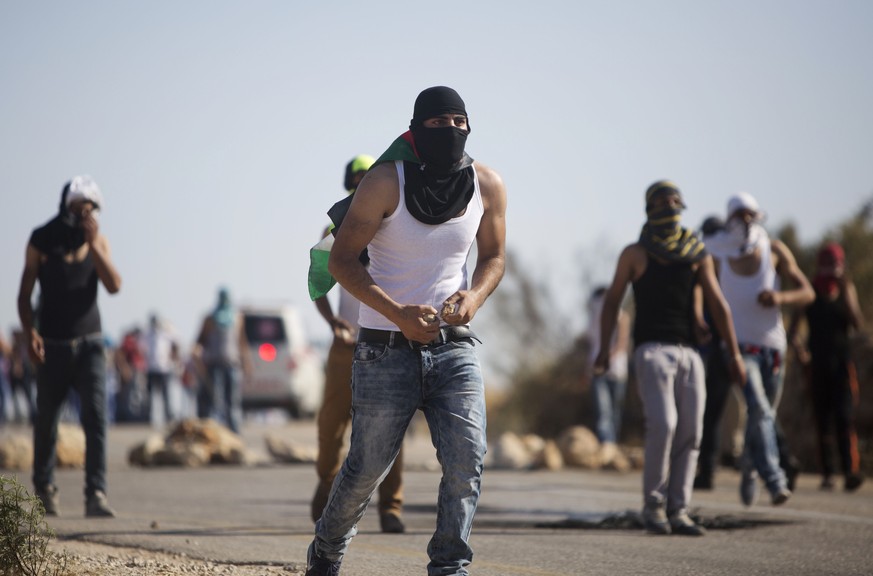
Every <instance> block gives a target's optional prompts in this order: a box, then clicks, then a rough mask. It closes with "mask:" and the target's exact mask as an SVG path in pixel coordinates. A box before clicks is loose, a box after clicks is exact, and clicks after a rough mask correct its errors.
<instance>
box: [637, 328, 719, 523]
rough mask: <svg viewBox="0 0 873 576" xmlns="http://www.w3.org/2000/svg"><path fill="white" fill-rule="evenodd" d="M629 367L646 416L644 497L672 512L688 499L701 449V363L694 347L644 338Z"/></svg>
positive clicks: (703, 395)
mask: <svg viewBox="0 0 873 576" xmlns="http://www.w3.org/2000/svg"><path fill="white" fill-rule="evenodd" d="M634 367H635V368H636V375H637V387H638V389H639V392H640V398H641V399H642V401H643V412H644V414H645V417H646V438H645V465H644V467H643V500H644V502H645V503H648V504H655V503H659V504H660V503H663V504H666V507H667V514H668V515H672V514H676V513H679V512H682V511H684V510H685V509H686V508H687V507H688V505H689V502H690V501H691V490H692V487H693V484H694V473H695V469H696V467H697V455H698V453H699V451H700V450H699V449H700V437H701V436H702V434H703V409H704V407H705V405H706V384H705V376H704V371H703V362H702V361H701V359H700V355H699V354H698V353H697V350H696V349H694V348H690V347H688V346H682V345H678V344H660V343H657V342H649V343H645V344H641V345H640V346H638V347H637V348H636V350H635V352H634Z"/></svg>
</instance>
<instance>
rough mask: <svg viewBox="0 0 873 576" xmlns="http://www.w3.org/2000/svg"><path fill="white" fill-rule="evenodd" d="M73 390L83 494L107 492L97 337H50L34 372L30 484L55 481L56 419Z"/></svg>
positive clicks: (103, 369) (43, 485)
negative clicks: (80, 437) (77, 408)
mask: <svg viewBox="0 0 873 576" xmlns="http://www.w3.org/2000/svg"><path fill="white" fill-rule="evenodd" d="M71 389H73V390H75V391H76V392H78V394H79V398H80V401H81V407H80V418H81V422H82V429H83V431H84V432H85V495H86V496H91V495H92V494H94V492H96V491H97V490H100V491H102V492H106V359H105V357H104V350H103V337H102V336H100V335H95V336H89V337H86V338H78V339H76V340H71V341H64V342H58V341H54V342H52V341H48V342H46V344H45V363H44V364H42V365H41V366H39V368H38V370H37V382H36V406H37V413H36V423H35V425H34V427H33V484H34V486H36V487H37V488H39V489H44V488H46V487H48V486H49V485H52V484H54V472H55V463H56V455H55V446H56V445H57V441H58V420H59V419H60V415H61V410H62V408H63V406H64V400H66V398H67V394H68V393H69V391H70V390H71Z"/></svg>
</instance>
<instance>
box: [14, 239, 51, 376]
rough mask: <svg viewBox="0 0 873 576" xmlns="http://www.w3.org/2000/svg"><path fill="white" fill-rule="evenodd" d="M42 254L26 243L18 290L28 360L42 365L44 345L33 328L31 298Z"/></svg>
mask: <svg viewBox="0 0 873 576" xmlns="http://www.w3.org/2000/svg"><path fill="white" fill-rule="evenodd" d="M41 259H42V254H41V253H40V251H39V250H37V249H36V248H35V247H34V246H33V244H30V243H28V245H27V251H26V252H25V255H24V271H23V272H22V274H21V285H20V286H19V288H18V318H19V320H21V329H22V331H23V332H24V338H25V339H26V340H27V352H28V354H29V355H30V359H31V360H33V361H34V362H35V363H38V364H42V363H43V362H44V361H45V345H44V343H43V340H42V336H40V334H39V332H38V331H37V330H36V328H34V327H33V306H32V304H31V298H32V297H33V289H34V287H35V286H36V279H37V277H38V276H39V266H40V261H41Z"/></svg>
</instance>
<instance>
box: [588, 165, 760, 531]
mask: <svg viewBox="0 0 873 576" xmlns="http://www.w3.org/2000/svg"><path fill="white" fill-rule="evenodd" d="M684 208H685V204H684V202H683V201H682V196H681V193H680V192H679V188H678V187H677V186H676V185H675V184H673V183H672V182H670V181H667V180H661V181H658V182H655V183H654V184H652V185H651V186H650V187H649V189H648V190H647V191H646V215H647V222H646V224H645V225H644V226H643V230H642V233H641V234H640V239H639V241H638V242H636V243H634V244H631V245H630V246H628V247H626V248H625V249H624V251H622V253H621V256H620V257H619V260H618V265H617V267H616V270H615V276H614V278H613V281H612V285H611V286H610V287H609V289H608V290H607V292H606V298H605V300H604V303H603V312H602V315H601V335H600V342H601V343H604V342H610V341H611V339H612V333H613V331H614V330H615V325H616V321H617V318H618V310H619V305H620V304H621V300H622V299H623V297H624V293H625V290H626V289H627V285H628V284H631V283H632V284H633V287H634V300H635V304H636V321H635V323H634V344H635V346H636V349H635V352H634V365H635V368H636V374H637V380H638V388H639V391H640V397H641V399H642V401H643V411H644V414H645V418H646V437H645V465H644V470H643V500H644V507H643V521H644V524H645V527H646V530H647V531H648V532H649V533H652V534H670V533H671V532H672V533H674V534H681V535H685V536H701V535H703V533H704V531H703V528H701V527H700V526H698V525H697V524H695V523H694V521H692V520H691V518H689V516H688V506H689V503H690V500H691V490H692V484H693V482H694V472H695V468H696V466H697V455H698V452H699V447H700V438H701V436H702V433H703V409H704V406H705V403H706V387H705V376H704V371H703V363H702V361H701V359H700V355H699V354H698V352H697V347H696V340H697V339H696V337H695V334H694V331H695V330H694V328H695V326H701V325H702V322H703V320H702V318H699V316H700V314H698V313H697V310H699V309H700V307H697V306H695V289H696V286H698V285H699V286H700V287H701V288H702V292H703V296H704V297H705V299H706V302H707V304H708V305H709V307H710V311H711V313H712V318H713V320H714V322H715V324H716V327H717V328H718V331H719V333H720V334H721V336H722V338H723V340H724V343H725V345H726V350H727V353H728V354H729V355H730V356H731V358H730V361H729V362H728V365H729V367H730V371H731V375H732V376H733V378H734V381H736V382H742V381H745V373H744V368H743V363H742V357H741V356H740V351H739V348H738V347H737V339H736V336H735V334H734V329H733V322H732V320H731V315H730V310H729V308H728V306H727V304H726V302H725V300H724V297H723V295H722V293H721V290H720V288H719V284H718V280H717V278H716V276H715V272H714V266H713V262H712V258H711V257H710V256H709V255H708V254H707V253H706V250H705V249H704V246H703V243H702V242H701V241H700V240H699V239H698V238H697V236H696V235H695V234H694V233H693V232H691V231H690V230H688V229H686V228H683V227H682V226H681V225H680V223H679V220H680V214H681V212H682V210H683V209H684ZM608 367H609V347H608V346H607V347H603V346H601V349H600V352H599V353H598V355H597V358H596V360H595V362H594V372H595V373H599V372H603V371H605V370H606V369H608Z"/></svg>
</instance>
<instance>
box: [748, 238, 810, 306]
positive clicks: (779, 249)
mask: <svg viewBox="0 0 873 576" xmlns="http://www.w3.org/2000/svg"><path fill="white" fill-rule="evenodd" d="M772 250H773V254H774V255H775V256H776V271H777V272H778V273H779V274H781V275H782V276H784V277H787V278H789V279H791V281H792V282H794V285H795V286H796V287H795V288H794V289H791V290H780V291H778V292H775V291H773V290H765V291H764V292H761V294H759V295H758V302H760V303H761V305H763V306H768V307H769V306H783V305H784V306H808V305H809V304H812V302H813V300H815V291H814V290H813V289H812V284H810V283H809V280H807V278H806V275H805V274H804V273H803V272H802V271H801V270H800V267H799V266H798V265H797V261H796V260H795V259H794V255H793V254H792V253H791V250H789V249H788V247H787V246H786V245H785V244H784V243H783V242H781V241H780V240H772Z"/></svg>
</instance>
